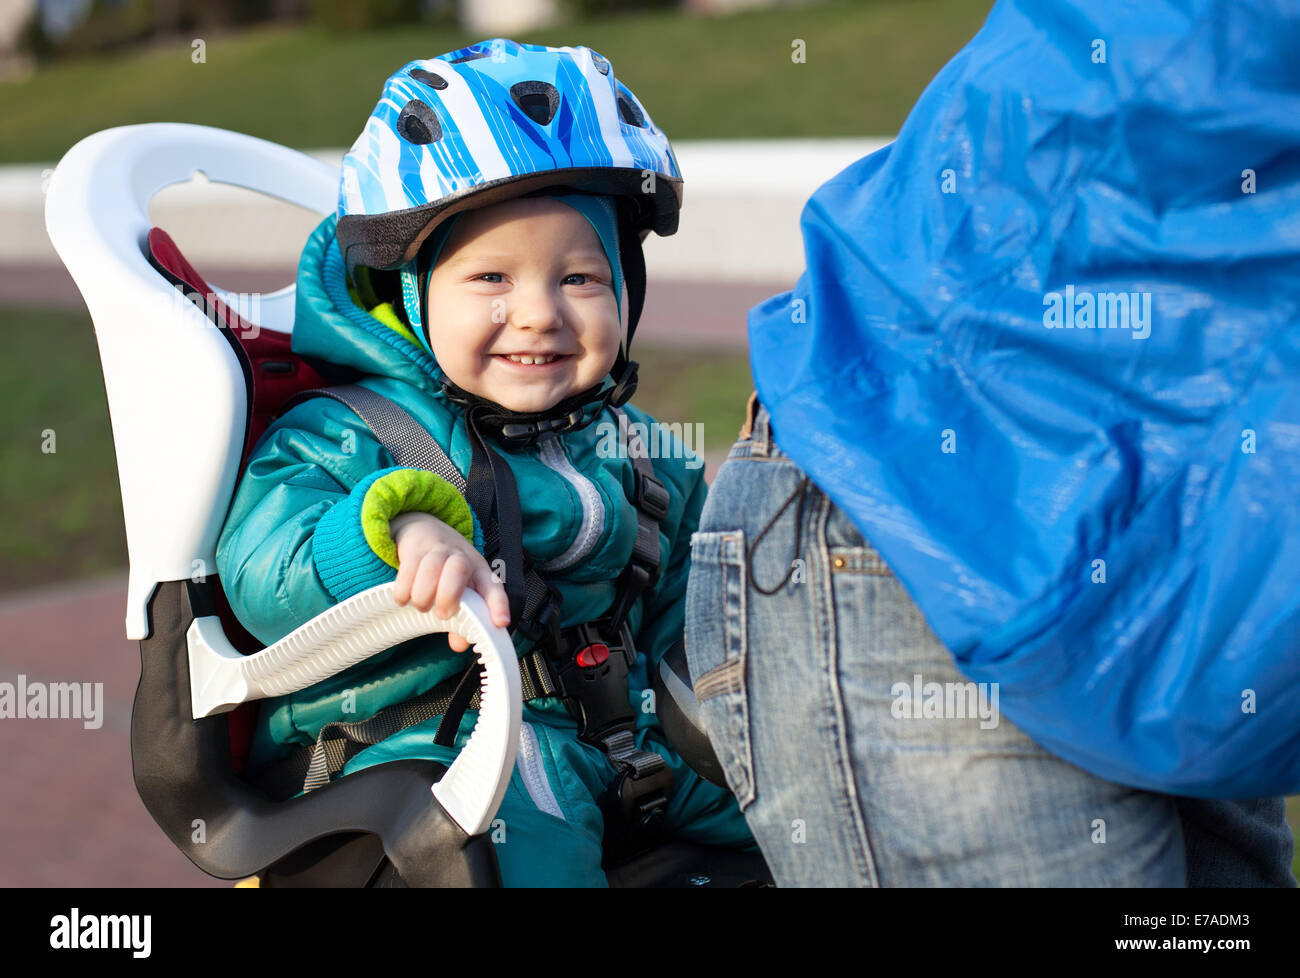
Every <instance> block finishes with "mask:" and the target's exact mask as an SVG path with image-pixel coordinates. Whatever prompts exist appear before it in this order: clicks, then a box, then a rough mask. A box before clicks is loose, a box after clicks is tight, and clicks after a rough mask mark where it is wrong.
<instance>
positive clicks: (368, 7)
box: [0, 0, 1300, 886]
mask: <svg viewBox="0 0 1300 978" xmlns="http://www.w3.org/2000/svg"><path fill="white" fill-rule="evenodd" d="M990 6H991V0H855V2H846V0H263V2H258V0H204V2H198V0H0V120H3V121H2V122H0V326H3V334H2V335H3V338H4V356H3V357H0V382H2V383H0V391H3V393H0V397H2V398H3V407H4V409H5V414H6V417H7V419H8V422H9V423H8V426H7V430H8V436H7V437H6V439H5V440H4V443H3V445H2V446H0V452H2V453H3V455H2V456H0V504H3V505H4V506H5V511H6V512H8V513H10V514H14V516H13V517H11V518H10V519H8V520H6V521H4V522H3V523H0V681H6V682H14V681H15V677H16V676H17V675H18V674H20V673H21V674H23V675H25V676H26V677H27V678H28V680H29V681H47V682H58V681H76V682H88V681H89V682H103V683H104V689H105V696H106V699H107V706H106V719H105V722H104V724H103V726H102V727H101V728H100V729H98V730H93V731H91V730H85V729H84V728H83V726H82V724H81V723H80V722H79V721H75V720H28V721H25V722H21V723H20V722H18V721H16V720H7V721H5V720H0V774H3V775H4V784H5V796H6V801H5V803H4V805H3V806H0V885H65V886H78V885H84V886H114V885H126V886H130V885H228V884H221V883H219V882H217V881H213V880H210V879H209V878H208V877H206V876H204V875H203V874H202V873H200V872H199V871H198V870H196V869H194V868H193V867H192V866H191V865H190V864H189V863H188V862H187V861H186V860H185V859H184V857H182V856H181V855H180V854H179V853H178V852H176V850H174V849H173V848H172V847H171V845H170V844H169V843H167V842H166V840H165V839H164V838H163V836H162V833H161V832H160V831H159V830H158V829H157V828H156V827H155V826H154V825H153V822H152V820H151V819H150V818H149V816H148V814H147V813H146V812H145V810H144V808H143V806H142V805H141V804H140V802H139V800H138V798H137V796H136V794H135V791H134V788H133V786H132V783H131V776H130V757H129V751H128V746H127V734H128V729H129V718H130V702H131V698H132V696H133V694H134V687H135V682H136V679H137V677H138V670H139V666H138V650H137V649H136V647H135V645H134V643H131V642H128V641H127V640H126V638H125V637H124V629H123V615H124V612H125V590H126V575H125V569H126V544H125V536H124V533H123V529H122V515H121V499H120V496H119V490H118V483H117V474H116V466H115V462H114V456H113V446H112V441H111V432H110V427H109V420H108V413H107V405H106V401H105V395H104V386H103V380H102V376H101V373H100V366H99V358H98V351H97V349H96V346H95V340H94V333H93V329H92V327H91V324H90V320H89V317H88V316H87V314H86V311H85V307H84V305H83V303H82V300H81V296H80V293H79V292H78V291H77V288H76V286H75V285H74V284H73V282H72V280H71V279H70V278H69V277H68V275H67V274H66V272H65V271H64V270H63V267H62V265H61V264H60V263H59V261H58V259H57V257H56V256H55V253H54V251H53V249H52V247H51V246H50V244H49V240H48V238H47V237H46V234H45V231H44V219H43V206H44V196H43V195H44V189H45V185H46V182H47V181H48V178H49V174H50V172H51V171H52V168H53V167H54V166H55V164H56V163H57V162H58V160H59V158H60V157H61V156H62V155H63V154H64V153H65V152H66V151H67V150H68V149H69V148H70V147H71V146H72V145H73V144H75V143H76V142H77V141H78V140H80V139H82V138H83V137H85V136H87V135H90V134H91V133H94V132H97V131H99V130H101V129H106V128H109V127H112V126H120V125H128V124H132V123H143V122H188V123H197V124H202V125H209V126H217V127H221V128H226V129H232V130H236V131H239V132H243V133H248V134H251V135H254V136H259V137H262V138H264V139H268V140H271V141H273V142H277V143H281V144H284V145H287V146H291V147H295V148H298V149H301V150H304V151H306V152H309V153H311V154H313V155H316V156H319V157H321V158H322V159H327V160H331V161H334V162H337V160H338V159H340V158H341V157H342V155H343V153H344V152H345V151H346V149H347V148H348V147H349V146H350V145H351V144H352V141H353V140H354V139H355V138H356V136H357V134H358V133H359V132H360V130H361V127H362V125H363V124H364V122H365V120H366V118H367V116H368V115H369V112H370V110H371V108H372V107H373V105H374V102H375V99H376V98H377V96H378V93H379V91H380V89H381V87H382V84H383V81H384V79H385V78H387V77H388V76H389V75H390V74H391V73H392V72H393V71H395V70H396V69H397V68H398V67H400V66H401V65H402V64H404V63H406V62H408V61H411V60H414V59H417V58H430V57H434V56H436V55H438V54H441V53H443V52H446V51H450V50H453V49H455V48H458V47H462V46H464V45H466V44H469V43H472V42H474V41H479V40H482V39H484V38H488V37H493V36H508V37H512V38H515V39H516V40H520V41H528V42H535V43H544V44H550V45H557V46H558V45H576V44H582V45H586V46H588V47H591V48H594V49H595V50H596V51H598V52H600V53H601V54H603V55H604V56H605V57H607V58H608V59H610V61H611V62H612V63H613V64H614V67H615V71H616V72H617V75H618V77H619V79H620V80H621V81H623V82H624V83H626V84H627V85H628V86H629V87H630V88H631V89H632V90H633V91H634V92H635V93H636V94H637V96H638V97H639V98H640V100H641V101H642V103H643V104H644V105H645V106H646V108H647V109H648V110H649V112H650V114H651V116H652V117H653V119H654V121H655V123H656V124H657V125H658V126H659V127H660V128H662V129H663V130H664V131H665V132H666V133H667V134H668V136H669V138H670V139H671V140H672V141H673V145H674V147H675V149H676V151H677V155H678V160H679V163H680V165H681V168H682V173H683V176H684V178H685V184H686V192H685V202H684V208H683V211H682V217H681V228H680V231H679V233H678V234H677V235H675V236H673V237H671V238H667V239H660V238H657V237H655V236H651V238H650V239H648V240H647V242H646V256H647V265H648V274H649V278H650V285H649V292H648V295H647V299H646V310H645V314H644V318H643V320H642V324H641V326H640V327H639V328H638V331H637V342H636V346H635V347H634V353H635V357H636V359H637V360H638V361H640V362H641V364H642V368H641V378H642V381H641V385H640V387H639V388H638V392H637V397H636V402H637V404H639V405H640V406H641V407H643V408H645V409H646V410H648V411H650V412H651V413H652V414H654V415H655V416H656V417H658V418H660V419H661V420H664V421H669V422H683V423H686V424H692V425H694V424H701V425H703V428H702V431H703V444H704V454H705V456H706V462H707V466H706V472H707V474H708V477H709V478H712V474H713V472H715V471H716V468H717V465H718V464H719V462H720V460H721V459H722V458H723V457H725V455H726V452H727V449H728V448H729V447H730V445H731V443H732V442H733V441H734V440H735V437H736V432H737V429H738V428H739V427H740V425H741V423H742V421H743V418H744V405H745V400H746V398H747V396H748V394H749V392H750V390H751V381H750V373H749V363H748V358H747V353H746V329H745V327H746V315H747V312H748V310H749V308H750V307H751V306H752V305H754V304H756V303H758V302H760V301H762V300H763V299H765V298H767V297H768V296H770V295H773V294H775V293H778V292H782V291H785V290H786V289H789V288H790V287H792V286H793V284H794V282H795V279H796V278H797V277H798V275H799V273H800V271H801V270H802V268H803V255H802V247H801V240H800V236H799V215H800V211H801V209H802V206H803V203H804V202H805V201H806V200H807V198H808V196H809V195H810V194H811V193H812V192H813V191H814V190H815V189H816V188H817V187H818V186H819V185H820V184H821V183H823V182H824V181H825V180H827V179H829V178H830V177H832V176H833V175H835V174H836V173H837V172H839V171H840V170H841V169H843V168H844V167H845V166H847V165H848V164H850V163H852V162H853V161H854V160H856V159H859V158H860V157H862V156H864V155H866V154H867V153H869V152H871V151H873V150H874V149H876V148H878V147H880V146H882V145H884V144H885V143H887V142H888V141H889V140H890V139H891V138H892V136H893V134H894V133H895V132H896V131H897V129H898V127H899V125H900V124H901V123H902V121H903V119H904V118H905V117H906V115H907V112H908V110H909V109H910V108H911V106H912V104H913V103H914V102H915V100H916V99H917V97H918V96H919V95H920V93H921V91H922V89H923V88H924V87H925V85H926V84H927V83H928V82H929V80H930V79H931V78H932V77H933V76H934V74H935V73H936V72H937V71H938V70H939V69H940V68H941V67H942V66H943V64H944V63H945V62H946V61H947V60H948V59H949V58H950V57H951V56H952V55H953V54H954V53H955V52H956V51H957V50H958V49H959V48H960V47H961V46H962V45H963V44H964V43H965V42H966V41H967V40H968V39H969V38H970V37H971V36H972V35H973V34H974V33H975V32H976V31H977V30H978V29H979V27H980V25H981V23H982V22H983V19H984V16H985V15H986V14H987V12H988V9H989V7H990ZM150 216H151V218H152V219H153V222H154V223H155V224H157V225H159V226H161V227H163V228H164V229H166V230H167V231H168V232H169V233H171V234H172V236H173V237H174V238H175V239H176V241H177V242H178V244H179V245H180V247H181V249H182V250H183V251H184V252H185V254H186V256H187V257H188V258H189V259H190V260H191V261H192V262H193V263H194V264H195V265H196V266H197V268H198V269H199V271H200V272H202V273H203V274H204V275H205V276H206V277H207V278H208V280H209V281H210V282H213V283H214V284H217V285H219V286H220V287H221V288H225V289H232V290H236V291H267V290H270V289H274V288H278V287H280V286H282V285H285V284H287V283H289V282H290V281H292V279H293V277H294V272H295V269H296V266H297V259H298V253H299V251H300V250H301V247H302V244H303V242H304V241H305V239H306V237H307V235H308V234H309V233H310V231H311V230H312V228H314V227H315V225H316V224H317V222H318V218H317V217H316V216H315V215H311V214H308V213H306V212H305V211H301V210H299V209H297V208H295V207H292V206H290V205H286V204H281V203H278V202H273V201H270V200H269V199H266V198H261V197H258V196H257V195H254V194H251V193H248V192H245V191H238V190H233V189H231V188H228V187H219V186H216V185H211V184H207V183H205V182H203V181H194V182H191V183H188V184H182V185H178V186H175V187H171V188H168V189H167V190H165V191H163V192H162V193H160V194H159V195H158V196H157V197H156V198H155V200H154V203H153V205H152V206H151V212H150ZM50 429H52V430H54V431H55V432H57V451H55V452H53V453H50V452H43V451H42V448H41V445H42V439H43V434H42V433H43V432H45V431H47V430H50ZM1297 808H1300V806H1297V805H1294V804H1293V805H1292V806H1291V811H1292V813H1295V812H1296V811H1297Z"/></svg>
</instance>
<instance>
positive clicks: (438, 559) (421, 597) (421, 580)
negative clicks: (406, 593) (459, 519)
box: [398, 550, 447, 611]
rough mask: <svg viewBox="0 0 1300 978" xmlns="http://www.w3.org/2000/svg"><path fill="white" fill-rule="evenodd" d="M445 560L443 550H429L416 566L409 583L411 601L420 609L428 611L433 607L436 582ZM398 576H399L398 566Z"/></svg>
mask: <svg viewBox="0 0 1300 978" xmlns="http://www.w3.org/2000/svg"><path fill="white" fill-rule="evenodd" d="M446 562H447V552H446V551H445V550H431V551H429V552H428V553H427V554H425V555H424V557H423V558H422V559H421V560H420V562H419V564H418V565H417V566H416V569H415V572H414V575H413V577H414V580H413V581H412V584H411V603H412V604H413V605H415V607H416V608H418V609H419V610H420V611H428V610H429V609H430V608H432V607H433V600H434V597H435V596H436V595H437V593H438V582H439V580H440V579H441V577H442V568H443V566H444V565H445V564H446ZM398 576H399V577H400V576H401V570H400V568H399V570H398Z"/></svg>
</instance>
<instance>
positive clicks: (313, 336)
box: [292, 214, 447, 401]
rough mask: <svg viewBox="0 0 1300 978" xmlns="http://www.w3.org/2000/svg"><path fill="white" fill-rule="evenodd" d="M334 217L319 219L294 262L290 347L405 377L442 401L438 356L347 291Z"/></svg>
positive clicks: (365, 369) (369, 371)
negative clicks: (295, 299) (293, 306)
mask: <svg viewBox="0 0 1300 978" xmlns="http://www.w3.org/2000/svg"><path fill="white" fill-rule="evenodd" d="M336 222H337V217H336V216H335V215H332V214H331V215H330V216H329V217H327V218H325V220H323V221H321V223H320V224H319V225H318V226H317V227H316V230H315V231H313V232H312V233H311V236H310V237H309V238H308V239H307V244H306V247H304V248H303V252H302V258H301V259H300V260H299V262H298V287H297V301H296V304H295V311H294V324H293V340H292V347H293V350H294V352H295V353H300V354H304V355H307V356H315V357H320V358H322V359H324V360H328V361H330V362H331V363H337V364H341V365H343V366H347V367H355V368H356V369H358V370H360V371H362V372H363V373H366V374H377V375H379V376H383V377H393V378H396V379H398V380H403V381H405V382H406V383H408V384H411V385H412V386H414V387H418V388H420V389H421V390H423V391H427V392H428V393H429V394H431V395H433V396H434V397H437V398H440V399H442V400H444V401H446V400H447V398H446V395H445V394H443V392H442V382H443V381H444V380H445V379H446V374H445V373H443V370H442V367H440V366H439V365H438V361H437V360H436V359H435V358H434V357H433V356H432V355H431V354H430V353H429V352H428V351H426V350H424V349H422V348H421V347H419V346H417V345H416V344H415V343H412V342H411V341H410V340H408V339H407V338H406V337H405V336H403V335H402V334H401V333H398V332H397V331H396V330H394V329H393V328H391V327H390V326H387V325H385V324H384V323H382V322H381V321H380V320H378V319H376V318H375V317H374V316H372V315H370V313H368V312H366V310H364V309H362V308H361V307H360V306H359V305H357V303H356V302H355V301H354V300H353V299H352V296H351V295H349V294H348V285H347V273H346V272H345V270H344V267H343V255H342V253H341V252H340V251H339V245H338V239H337V237H336V236H335V224H336Z"/></svg>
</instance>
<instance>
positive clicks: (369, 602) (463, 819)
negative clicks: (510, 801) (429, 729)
mask: <svg viewBox="0 0 1300 978" xmlns="http://www.w3.org/2000/svg"><path fill="white" fill-rule="evenodd" d="M393 587H394V585H393V584H392V583H391V582H390V583H388V584H381V585H379V586H378V587H373V588H370V589H369V590H366V591H362V592H361V593H360V594H356V595H353V596H352V597H350V598H348V599H346V600H344V601H340V602H339V603H338V604H336V605H334V606H333V607H331V608H329V609H327V610H326V611H324V612H322V613H321V614H319V615H317V616H316V617H315V618H313V619H312V620H311V621H309V622H307V623H306V624H304V625H302V626H301V627H299V628H296V629H294V630H293V631H292V632H290V633H289V634H288V635H286V636H285V637H284V638H282V639H280V641H278V642H276V643H275V644H274V645H271V646H268V647H267V648H265V649H262V651H260V652H257V653H255V654H253V655H242V654H241V653H240V652H239V651H238V650H237V649H235V647H234V646H232V645H231V644H230V641H229V639H227V638H226V634H225V632H224V631H223V630H222V628H221V621H220V619H218V618H217V617H216V616H206V617H203V618H195V619H194V621H193V622H192V623H191V624H190V628H189V631H188V633H187V635H186V638H187V640H188V645H189V666H190V702H191V706H192V710H193V714H194V717H195V719H198V718H200V717H207V716H213V715H215V714H219V713H226V712H229V711H230V710H233V709H234V708H235V707H236V706H238V705H239V704H241V703H247V702H249V701H252V700H258V699H264V698H266V697H269V696H283V695H285V694H286V693H294V692H297V691H298V690H301V689H306V688H307V687H309V686H312V685H314V684H315V683H318V682H320V681H321V680H322V679H326V678H328V677H330V676H333V675H336V674H337V673H340V672H342V671H343V670H344V669H347V668H348V667H349V666H353V665H356V664H357V663H358V662H361V661H363V660H365V659H368V658H370V656H372V655H375V654H377V653H379V652H383V651H385V650H387V649H389V648H392V647H393V646H394V645H398V644H400V643H402V642H405V641H408V640H410V639H413V638H416V637H418V636H420V635H428V634H433V633H436V632H455V633H456V634H458V635H463V636H464V637H465V638H466V639H467V640H468V641H469V642H470V643H471V645H472V646H473V651H474V654H476V655H477V656H478V660H479V661H480V662H481V663H482V664H483V681H482V687H481V691H480V694H479V697H480V707H479V715H478V720H477V722H476V723H475V725H474V732H473V733H472V734H471V736H470V739H469V743H467V744H466V745H465V748H464V750H462V751H461V752H460V754H459V755H458V756H457V758H456V760H455V761H454V762H453V763H452V765H451V767H450V768H448V770H447V773H446V774H444V775H443V777H442V780H440V781H439V782H438V783H437V784H435V785H434V786H433V793H434V795H435V796H436V797H437V799H438V801H439V802H440V803H441V804H442V806H443V808H445V809H446V811H447V814H449V815H450V816H451V817H452V818H453V819H455V821H456V823H457V824H458V825H459V826H460V827H461V828H462V829H464V830H465V832H466V833H467V834H469V835H480V834H481V833H483V832H484V831H486V830H487V828H488V826H489V825H490V824H491V821H492V818H493V816H495V814H496V811H497V808H498V807H499V806H500V804H501V799H502V798H503V797H504V796H505V791H506V786H507V785H508V784H509V782H510V775H511V771H512V770H513V768H514V765H515V755H516V752H517V750H518V747H519V726H520V723H521V721H522V719H523V700H522V692H521V688H520V680H519V661H518V659H517V658H516V652H515V648H514V644H513V643H512V642H511V641H510V636H509V634H508V633H507V632H506V630H505V629H504V628H501V627H499V626H497V625H494V624H492V616H491V614H490V613H489V611H488V609H487V605H486V604H485V603H484V601H483V598H482V597H481V596H480V595H479V594H478V593H477V592H476V591H471V590H469V589H466V590H465V592H464V593H463V594H462V596H461V603H460V607H459V608H457V610H456V613H455V614H454V615H452V616H451V617H450V618H447V619H442V618H439V617H438V616H437V615H435V614H434V613H433V612H432V611H429V612H423V611H420V610H418V609H417V608H415V607H414V606H413V605H410V604H407V605H405V606H401V605H398V604H397V602H396V600H395V599H394V597H393Z"/></svg>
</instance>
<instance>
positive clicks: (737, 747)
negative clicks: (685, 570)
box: [686, 530, 755, 810]
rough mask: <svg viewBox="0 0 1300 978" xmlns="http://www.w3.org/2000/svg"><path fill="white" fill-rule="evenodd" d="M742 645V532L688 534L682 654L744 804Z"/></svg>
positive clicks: (747, 753)
mask: <svg viewBox="0 0 1300 978" xmlns="http://www.w3.org/2000/svg"><path fill="white" fill-rule="evenodd" d="M745 648H746V627H745V533H744V531H743V530H726V531H719V532H700V533H695V534H692V536H691V573H690V582H689V585H688V587H687V590H686V660H687V664H688V665H689V666H690V670H691V678H692V680H693V681H694V684H695V696H696V698H697V699H698V700H699V703H700V716H701V720H702V721H703V723H704V726H705V729H706V731H707V733H708V735H709V740H710V742H711V743H712V744H713V750H714V752H715V753H716V754H717V756H718V763H719V764H721V765H722V769H723V772H724V773H725V774H726V777H727V785H728V786H729V787H730V788H731V791H732V793H733V794H734V795H735V796H736V801H737V802H738V804H739V805H740V808H741V809H742V810H744V809H745V808H746V807H747V806H748V805H749V804H750V803H751V802H753V800H754V796H755V785H754V759H753V751H752V748H751V745H750V731H749V696H748V689H747V682H746V680H747V677H746V667H747V658H746V655H745Z"/></svg>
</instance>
